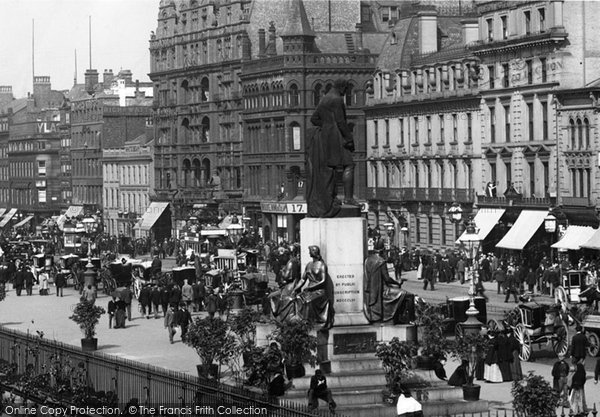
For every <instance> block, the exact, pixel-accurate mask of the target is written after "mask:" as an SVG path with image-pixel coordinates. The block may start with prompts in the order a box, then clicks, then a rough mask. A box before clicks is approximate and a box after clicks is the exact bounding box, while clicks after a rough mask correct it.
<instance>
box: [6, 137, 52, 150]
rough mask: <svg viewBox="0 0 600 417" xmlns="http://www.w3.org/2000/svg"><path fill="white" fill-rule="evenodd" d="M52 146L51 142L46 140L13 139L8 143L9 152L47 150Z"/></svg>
mask: <svg viewBox="0 0 600 417" xmlns="http://www.w3.org/2000/svg"><path fill="white" fill-rule="evenodd" d="M50 147H51V145H50V143H49V142H48V141H46V140H39V141H24V140H19V141H11V142H10V143H9V144H8V152H33V151H39V150H46V149H49V148H50Z"/></svg>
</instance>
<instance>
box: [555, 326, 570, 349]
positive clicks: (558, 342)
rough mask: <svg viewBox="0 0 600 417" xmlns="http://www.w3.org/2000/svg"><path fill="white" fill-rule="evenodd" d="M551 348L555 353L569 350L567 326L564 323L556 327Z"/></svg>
mask: <svg viewBox="0 0 600 417" xmlns="http://www.w3.org/2000/svg"><path fill="white" fill-rule="evenodd" d="M552 349H553V350H554V353H556V354H557V355H559V356H560V355H566V354H567V351H568V350H569V328H568V327H567V325H566V324H565V323H563V324H562V326H560V327H559V328H557V329H556V336H555V337H553V338H552Z"/></svg>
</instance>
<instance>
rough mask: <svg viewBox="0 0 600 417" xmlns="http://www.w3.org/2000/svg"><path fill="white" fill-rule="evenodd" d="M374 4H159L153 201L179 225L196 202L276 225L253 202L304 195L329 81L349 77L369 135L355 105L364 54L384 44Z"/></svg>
mask: <svg viewBox="0 0 600 417" xmlns="http://www.w3.org/2000/svg"><path fill="white" fill-rule="evenodd" d="M370 3H371V2H360V1H358V0H356V1H355V0H352V1H340V0H332V1H310V2H302V1H299V0H288V1H269V0H254V1H250V0H231V1H213V0H203V1H194V0H185V1H177V2H176V1H172V0H163V1H161V3H160V6H159V16H158V26H157V30H156V33H155V34H153V35H152V38H151V40H150V51H151V74H150V77H151V79H152V81H153V82H154V88H155V116H156V142H155V161H156V162H155V163H156V165H155V170H156V187H155V188H156V198H157V200H160V201H166V202H169V203H172V204H173V205H174V206H175V207H174V208H175V216H176V218H178V219H180V220H182V221H185V220H187V218H188V217H189V216H190V214H191V213H193V211H194V206H196V207H207V208H213V209H218V210H219V211H220V212H221V214H225V213H227V212H238V213H241V212H242V211H245V209H246V208H248V214H249V215H251V218H252V222H253V225H254V226H259V225H260V223H261V219H262V209H263V208H267V212H268V213H269V216H268V218H266V219H265V221H266V222H269V224H270V223H271V222H277V219H276V217H274V216H275V215H281V214H285V213H283V212H282V211H281V210H275V212H273V211H271V210H269V207H271V208H272V207H275V206H272V205H267V206H264V207H261V205H260V203H261V202H278V201H279V200H281V198H285V199H286V200H292V199H294V198H295V197H297V196H300V197H301V196H302V194H303V175H304V156H303V152H304V147H303V146H304V145H303V137H304V135H305V134H306V133H307V129H308V128H309V127H310V126H309V123H308V117H309V116H310V113H311V111H312V109H314V107H315V102H318V97H320V96H321V95H322V94H324V91H325V90H326V88H327V85H328V84H330V83H332V81H333V80H334V79H335V78H338V77H347V78H352V82H353V93H352V95H351V96H349V100H351V101H352V100H353V101H352V105H351V106H350V116H351V117H352V118H355V119H356V120H357V126H356V127H355V129H356V132H358V133H357V136H358V137H359V138H361V137H363V138H364V127H363V126H362V124H361V123H360V122H358V120H359V118H358V116H359V115H362V112H361V111H360V110H359V107H358V106H359V105H360V103H361V102H362V100H363V96H362V94H363V93H362V92H363V90H364V87H365V85H364V84H365V81H366V78H367V76H368V74H369V72H370V71H372V70H373V69H374V59H373V56H372V55H371V54H370V53H368V52H367V53H365V52H366V50H367V49H371V50H372V51H378V50H379V48H380V46H381V37H380V35H379V34H378V31H379V22H380V18H379V17H378V16H379V14H378V10H379V9H378V8H376V7H373V6H372V5H371V4H370ZM300 10H302V13H303V16H302V17H301V16H300V14H299V13H300ZM288 21H290V22H291V21H293V22H294V23H293V24H294V26H293V27H291V26H290V27H289V35H290V36H287V37H286V36H285V33H286V32H284V30H286V27H285V24H286V22H288ZM361 22H364V26H365V28H364V29H363V32H364V36H362V38H360V37H359V35H358V34H357V33H356V24H357V23H361ZM303 30H306V31H308V32H310V33H304V32H302V31H303ZM267 31H268V33H267ZM282 35H283V36H282ZM305 35H307V36H305ZM284 38H285V39H284ZM360 40H362V41H363V42H364V44H362V45H361V44H360V43H359V42H360ZM304 41H306V42H307V44H305V43H303V42H304ZM313 41H315V42H316V43H315V45H316V46H315V48H314V49H311V48H312V45H313ZM284 43H285V45H284ZM285 48H288V49H285ZM307 48H308V49H307ZM309 49H310V50H309ZM319 54H322V55H321V56H320V55H319ZM317 85H318V88H317ZM315 97H316V98H315ZM362 149H364V148H362ZM357 157H358V158H359V159H360V158H362V159H363V161H364V154H362V156H361V155H360V153H359V154H358V155H357ZM363 164H364V162H363ZM359 171H360V170H359ZM362 172H364V169H363V170H362ZM359 175H360V174H359ZM360 178H361V179H359V182H358V184H361V182H362V184H363V185H364V183H365V181H364V175H363V176H362V177H360ZM259 182H260V184H259ZM357 188H359V189H360V187H357ZM280 195H282V197H280ZM286 207H287V206H286ZM302 207H303V206H302V202H300V209H299V212H298V213H297V214H300V215H301V214H302ZM304 207H305V205H304ZM286 210H287V209H286ZM271 215H274V216H271ZM244 217H246V216H244ZM283 218H285V219H286V220H285V221H284V220H280V221H279V224H280V225H283V224H286V223H287V218H286V216H285V215H284V216H283V217H282V219H283ZM275 228H276V227H275ZM289 228H290V232H291V233H290V236H291V237H292V238H293V235H294V232H293V229H294V227H293V224H292V222H290V226H289ZM272 229H273V228H271V230H272ZM282 229H283V231H284V232H285V233H287V229H288V227H287V225H286V226H284V227H282ZM274 236H275V234H273V236H272V237H274Z"/></svg>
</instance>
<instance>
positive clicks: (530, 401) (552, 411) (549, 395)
mask: <svg viewBox="0 0 600 417" xmlns="http://www.w3.org/2000/svg"><path fill="white" fill-rule="evenodd" d="M511 393H512V396H513V407H514V408H515V411H516V412H518V413H519V415H521V416H523V417H554V416H556V408H557V407H558V405H559V403H560V397H559V395H558V393H557V392H556V391H555V390H554V389H552V386H551V385H550V384H549V383H548V381H546V380H545V379H544V378H543V377H541V376H539V375H535V374H534V373H533V371H529V374H528V375H527V376H526V377H524V378H523V379H522V380H520V381H514V382H513V386H512V389H511ZM563 414H564V413H563Z"/></svg>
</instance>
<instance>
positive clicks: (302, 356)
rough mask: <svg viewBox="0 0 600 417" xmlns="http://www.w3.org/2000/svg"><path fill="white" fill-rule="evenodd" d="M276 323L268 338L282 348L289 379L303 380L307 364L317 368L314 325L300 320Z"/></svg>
mask: <svg viewBox="0 0 600 417" xmlns="http://www.w3.org/2000/svg"><path fill="white" fill-rule="evenodd" d="M275 323H276V326H277V327H276V328H275V330H273V332H272V333H271V334H270V335H269V336H268V338H269V340H274V341H276V342H277V343H279V346H280V347H281V351H282V352H283V355H284V357H285V370H286V374H287V376H288V379H293V378H301V377H303V376H304V375H305V369H304V365H305V364H309V365H310V366H315V365H316V363H317V356H316V355H315V350H316V349H317V338H316V336H312V335H311V334H310V332H311V331H312V329H313V324H312V323H311V322H309V321H308V320H300V319H292V320H285V321H282V322H275Z"/></svg>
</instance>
